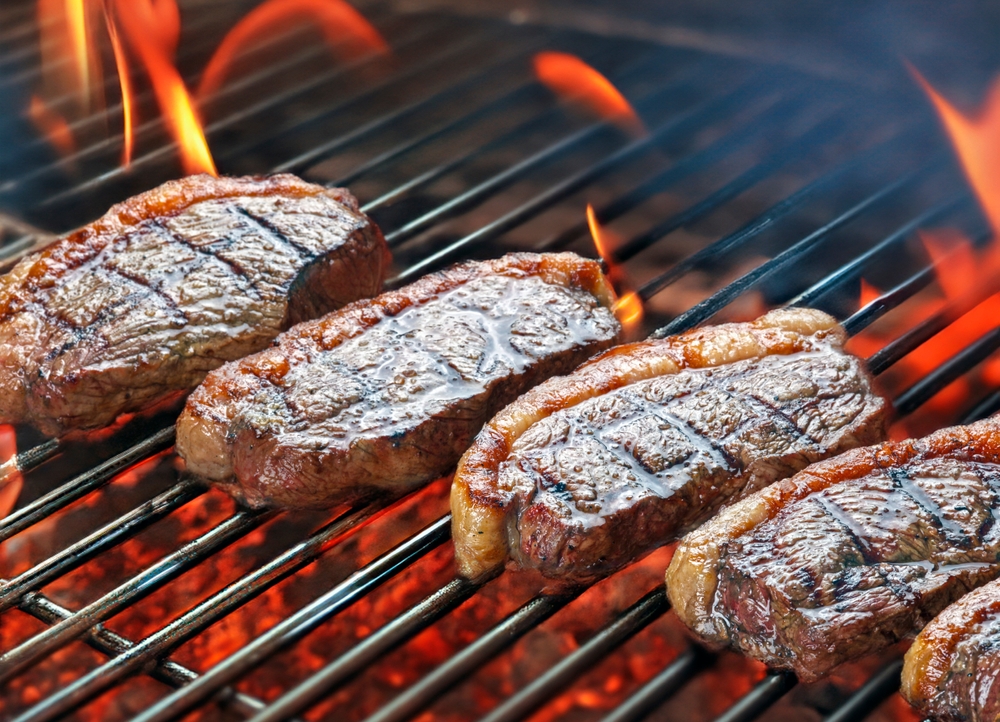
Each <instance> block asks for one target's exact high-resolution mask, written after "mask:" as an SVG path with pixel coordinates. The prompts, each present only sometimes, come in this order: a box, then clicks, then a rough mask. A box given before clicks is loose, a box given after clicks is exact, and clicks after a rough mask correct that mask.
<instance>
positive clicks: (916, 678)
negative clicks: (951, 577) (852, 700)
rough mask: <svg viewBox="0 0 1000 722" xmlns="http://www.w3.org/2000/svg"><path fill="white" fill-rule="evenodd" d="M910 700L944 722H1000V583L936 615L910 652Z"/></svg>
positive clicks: (906, 686) (906, 675)
mask: <svg viewBox="0 0 1000 722" xmlns="http://www.w3.org/2000/svg"><path fill="white" fill-rule="evenodd" d="M900 691H901V692H902V693H903V696H904V697H905V698H906V700H907V701H908V702H909V703H910V704H912V705H913V706H914V707H916V708H917V709H918V710H919V711H920V713H921V714H923V715H926V716H929V717H933V718H934V719H936V720H939V721H940V722H966V721H967V720H996V719H1000V581H993V582H990V583H989V584H987V585H985V586H983V587H980V588H979V589H976V590H974V591H972V592H969V593H968V594H966V595H965V596H964V597H962V598H961V599H959V600H958V601H957V602H955V603H954V604H952V605H951V606H950V607H948V608H947V609H945V610H944V611H943V612H941V614H939V615H938V616H936V617H935V618H934V619H933V620H931V622H930V623H929V624H928V625H927V626H926V627H924V628H923V631H921V632H920V634H918V635H917V638H916V640H914V642H913V645H912V646H911V647H910V649H909V651H908V652H907V653H906V660H905V663H904V665H903V686H902V689H901V690H900Z"/></svg>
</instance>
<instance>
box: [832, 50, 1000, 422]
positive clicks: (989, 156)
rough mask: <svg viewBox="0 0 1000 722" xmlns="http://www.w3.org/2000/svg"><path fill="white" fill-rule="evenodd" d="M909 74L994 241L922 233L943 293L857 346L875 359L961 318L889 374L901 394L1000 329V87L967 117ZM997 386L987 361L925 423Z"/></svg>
mask: <svg viewBox="0 0 1000 722" xmlns="http://www.w3.org/2000/svg"><path fill="white" fill-rule="evenodd" d="M911 71H912V72H913V75H914V76H915V77H916V79H917V81H918V82H919V83H920V85H921V86H922V87H923V89H924V91H925V92H926V93H927V95H928V97H929V98H930V101H931V103H932V104H933V106H934V109H935V110H936V111H937V113H938V116H939V117H940V119H941V123H942V125H943V126H944V129H945V131H946V133H947V134H948V137H949V139H950V140H951V143H952V146H953V147H954V149H955V152H956V154H957V155H958V159H959V162H960V163H961V166H962V169H963V171H964V173H965V176H966V178H967V179H968V181H969V184H970V185H971V186H972V189H973V191H974V192H975V195H976V198H977V199H978V201H979V204H980V206H981V207H982V209H983V212H984V214H985V216H986V219H987V220H988V222H989V224H990V227H991V229H992V230H993V234H994V238H993V239H992V241H991V242H990V243H988V244H987V245H986V246H985V247H984V248H976V247H975V246H974V245H973V244H972V242H971V241H969V239H968V238H966V237H965V235H964V234H962V233H961V232H959V231H956V230H949V229H934V230H924V231H921V232H920V233H919V237H920V240H921V242H922V243H923V246H924V249H925V250H926V251H927V255H928V257H929V258H930V260H931V262H932V264H933V267H934V272H935V276H936V280H937V288H936V289H931V290H929V291H927V292H923V293H921V294H919V295H918V296H917V297H916V298H915V299H913V301H911V302H910V303H908V304H906V305H905V306H903V307H902V308H900V309H898V311H897V312H894V314H892V315H893V316H894V319H895V320H894V322H893V323H890V324H887V323H882V322H880V323H877V324H875V326H874V327H873V328H871V329H868V330H867V331H865V332H864V333H862V334H860V335H859V336H858V337H857V338H855V339H852V341H851V344H852V348H853V349H854V350H856V351H857V352H859V353H862V354H865V355H869V354H870V353H874V352H875V351H877V350H878V349H879V348H882V347H883V346H884V345H885V344H886V343H888V342H889V341H891V340H892V339H893V338H895V337H896V336H898V335H899V333H901V332H902V331H904V330H906V329H908V328H912V327H913V326H915V325H917V324H918V323H920V322H921V321H923V320H925V319H927V318H929V317H931V316H932V315H934V314H936V313H938V312H940V311H941V310H942V309H944V308H946V307H947V308H954V309H956V310H957V313H958V318H957V319H956V320H955V321H954V322H953V323H951V324H949V325H948V326H947V327H946V328H945V329H944V330H943V331H942V332H941V333H939V334H937V335H936V336H934V337H933V338H931V339H930V340H929V341H927V342H926V343H924V344H923V345H921V346H920V347H918V348H917V349H915V350H914V351H913V352H912V353H910V354H909V355H908V356H906V357H905V358H903V359H902V360H901V361H900V362H899V363H897V364H896V365H895V366H894V367H893V368H891V369H889V370H888V371H887V372H886V374H885V379H884V383H885V385H886V386H888V387H892V388H894V390H895V391H896V392H898V391H901V390H903V389H905V388H907V387H909V386H910V385H912V384H913V383H915V382H916V381H918V380H919V379H921V378H923V377H925V376H926V375H927V374H928V373H930V372H931V371H933V370H934V369H936V368H938V367H939V366H940V365H941V364H943V363H944V362H945V361H947V360H948V359H949V358H951V357H952V356H954V355H955V354H956V353H958V352H959V351H961V350H962V349H964V348H966V347H968V346H969V345H970V344H972V343H974V342H975V341H977V340H978V339H980V338H982V337H983V336H984V335H985V334H987V333H989V332H990V331H992V330H993V329H995V328H996V327H997V325H998V323H1000V282H998V280H997V279H998V278H1000V243H998V242H997V238H998V237H1000V236H998V233H1000V79H998V81H997V82H995V83H994V85H993V87H992V89H991V90H990V92H989V94H988V96H987V98H986V101H985V102H984V104H983V106H982V108H981V109H980V110H979V111H977V112H975V113H973V114H971V115H967V114H965V113H963V112H961V111H959V110H958V109H957V108H955V107H954V106H953V105H952V104H951V103H949V102H948V101H947V100H945V98H944V97H943V96H942V95H941V94H940V93H938V92H937V91H936V90H935V89H934V88H933V87H931V85H930V84H929V83H928V82H927V81H926V80H925V79H924V78H923V76H921V75H920V73H918V72H917V71H916V70H915V69H913V68H911ZM866 288H867V289H868V290H866ZM871 289H872V287H871V286H869V285H867V284H866V283H865V282H862V296H861V305H864V304H865V303H868V302H869V301H871V300H872V295H871V293H872V291H871ZM875 293H876V294H877V291H876V292H875ZM997 386H1000V358H992V359H988V360H987V361H986V362H984V363H983V364H981V365H980V366H979V368H977V369H974V370H973V371H972V372H971V373H969V374H966V375H965V376H964V377H962V378H960V379H958V380H956V381H955V382H953V383H951V384H950V385H949V386H948V387H946V388H945V389H943V390H941V391H940V392H939V393H938V394H937V395H936V396H935V397H934V398H932V399H931V400H930V401H928V402H927V404H926V405H925V409H926V412H927V415H928V417H929V419H928V422H927V423H928V424H930V423H931V422H932V419H933V416H935V415H936V416H938V417H940V415H941V414H943V413H948V412H954V411H955V410H956V409H958V408H961V407H962V406H963V405H964V404H966V403H967V400H968V399H969V398H970V397H971V396H972V395H973V393H974V392H976V391H977V390H978V391H979V392H981V393H982V392H985V391H986V390H993V389H995V388H996V387H997ZM918 416H919V414H918ZM920 423H924V422H922V421H920V420H919V419H918V420H916V421H912V420H911V421H908V422H907V427H908V428H901V429H900V430H899V431H897V433H896V435H897V436H901V435H906V434H909V433H914V434H919V433H923V432H924V431H926V430H929V429H923V428H916V426H918V425H919V424H920Z"/></svg>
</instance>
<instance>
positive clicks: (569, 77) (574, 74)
mask: <svg viewBox="0 0 1000 722" xmlns="http://www.w3.org/2000/svg"><path fill="white" fill-rule="evenodd" d="M534 65H535V76H536V77H537V78H538V80H539V81H541V82H542V83H544V84H545V85H546V86H547V87H548V88H550V89H551V90H552V91H553V92H555V93H556V94H557V95H559V96H560V97H562V98H565V99H566V100H568V101H571V102H575V103H579V104H581V105H583V106H585V107H587V108H588V109H589V110H590V111H591V112H593V113H595V114H596V115H598V116H599V117H601V118H604V119H606V120H609V121H611V122H613V123H615V124H617V125H619V126H621V127H622V128H624V129H625V130H628V131H629V132H632V133H644V132H645V127H644V126H643V124H642V121H641V120H639V116H638V115H637V114H636V112H635V110H634V109H633V108H632V105H631V104H630V103H629V102H628V100H626V99H625V96H624V95H622V94H621V92H620V91H619V90H618V88H616V87H615V86H614V85H612V84H611V81H610V80H608V79H607V78H605V77H604V76H603V75H601V74H600V73H599V72H597V71H596V70H595V69H594V68H592V67H590V66H589V65H587V64H586V63H585V62H583V61H582V60H580V58H578V57H576V56H575V55H570V54H568V53H557V52H553V51H545V52H541V53H538V54H536V55H535V58H534Z"/></svg>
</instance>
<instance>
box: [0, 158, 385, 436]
mask: <svg viewBox="0 0 1000 722" xmlns="http://www.w3.org/2000/svg"><path fill="white" fill-rule="evenodd" d="M388 262H389V252H388V248H387V246H386V244H385V240H384V239H383V238H382V233H381V232H380V231H379V230H378V228H377V227H376V226H375V225H374V224H373V223H372V222H371V221H370V220H369V219H368V217H367V216H365V215H364V214H363V213H361V212H360V211H359V210H358V205H357V201H356V200H355V199H354V197H353V196H351V195H350V194H349V193H348V192H347V191H345V190H343V189H332V190H327V189H325V188H323V187H322V186H317V185H313V184H311V183H306V182H304V181H301V180H299V179H298V178H295V177H294V176H290V175H278V176H273V177H270V178H218V179H216V178H211V177H209V176H193V177H189V178H185V179H184V180H179V181H172V182H170V183H166V184H164V185H162V186H160V187H159V188H156V189H154V190H151V191H149V192H147V193H142V194H140V195H137V196H135V197H133V198H131V199H129V200H127V201H125V202H124V203H121V204H119V205H117V206H114V207H113V208H111V210H110V211H108V213H107V214H106V215H105V216H104V217H103V218H101V219H100V220H98V221H95V222H94V223H91V224H90V225H88V226H85V227H84V228H82V229H80V230H78V231H76V232H74V233H72V234H70V235H68V236H66V237H65V238H62V239H60V240H58V241H56V242H55V243H53V244H52V245H50V246H49V247H47V248H46V249H45V250H43V251H41V252H40V253H37V254H34V255H32V256H30V257H28V258H26V259H24V260H23V261H21V262H20V263H18V264H17V266H15V267H14V269H13V270H12V271H11V272H10V273H9V274H8V275H6V276H4V277H3V278H0V422H5V423H30V424H33V425H35V426H37V427H38V428H39V429H41V430H42V431H44V432H46V433H49V434H59V433H61V432H63V431H66V430H69V429H74V428H94V427H99V426H105V425H107V424H108V423H110V422H112V421H113V420H114V419H115V418H116V417H117V416H118V415H119V414H122V413H124V412H128V411H134V410H137V409H142V408H144V407H147V406H150V405H152V404H155V403H157V402H160V401H162V400H164V399H165V398H167V397H169V396H171V395H172V394H176V393H178V392H184V391H187V390H189V389H191V388H194V387H195V386H196V385H197V384H198V383H199V382H200V381H201V380H202V379H203V378H204V377H205V374H206V373H208V372H209V371H211V370H212V369H214V368H217V367H219V366H220V365H222V363H224V362H225V361H229V360H232V359H236V358H240V357H241V356H245V355H246V354H248V353H252V352H254V351H259V350H260V349H262V348H264V347H266V346H267V344H268V343H270V341H271V340H272V339H274V337H275V336H277V335H278V333H279V332H280V331H282V330H283V329H285V328H287V327H288V326H290V325H291V324H293V323H297V322H299V321H302V320H304V319H307V318H314V317H316V316H318V315H321V314H323V313H326V312H328V311H331V310H333V309H335V308H339V307H341V306H343V305H344V304H346V303H349V302H350V301H354V300H356V299H359V298H365V297H368V296H372V295H374V294H376V293H378V291H379V290H380V288H381V285H382V280H383V277H384V273H385V270H386V267H387V265H388Z"/></svg>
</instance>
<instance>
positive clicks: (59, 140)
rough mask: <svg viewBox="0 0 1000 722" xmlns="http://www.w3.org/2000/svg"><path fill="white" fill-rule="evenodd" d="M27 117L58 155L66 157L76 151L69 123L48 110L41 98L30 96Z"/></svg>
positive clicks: (53, 111) (51, 110) (50, 109)
mask: <svg viewBox="0 0 1000 722" xmlns="http://www.w3.org/2000/svg"><path fill="white" fill-rule="evenodd" d="M28 115H29V116H30V117H31V122H32V123H34V124H35V127H36V128H38V129H39V130H40V131H41V132H42V133H43V134H44V135H45V137H46V138H48V139H49V142H50V143H51V144H52V146H53V147H54V148H55V149H56V150H57V151H59V154H60V155H63V156H67V155H69V154H70V153H72V152H73V151H74V150H75V149H76V141H75V140H73V132H72V131H71V130H70V129H69V123H67V122H66V119H65V118H64V117H63V116H61V115H60V114H59V113H57V112H56V111H55V110H53V109H52V108H50V107H49V106H48V104H46V102H45V101H44V100H42V99H41V97H39V96H37V95H32V96H31V102H30V104H29V105H28Z"/></svg>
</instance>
